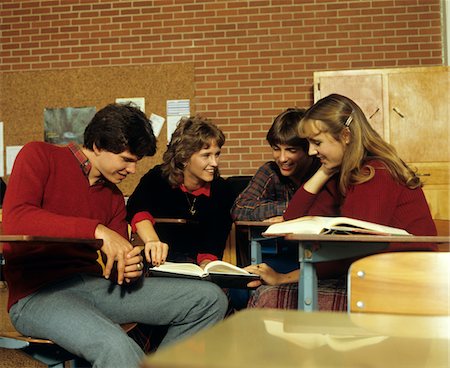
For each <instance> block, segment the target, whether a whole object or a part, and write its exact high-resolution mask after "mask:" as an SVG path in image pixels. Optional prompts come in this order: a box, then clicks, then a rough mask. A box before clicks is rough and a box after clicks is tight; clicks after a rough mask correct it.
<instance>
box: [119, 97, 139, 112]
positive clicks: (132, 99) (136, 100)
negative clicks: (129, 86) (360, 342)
mask: <svg viewBox="0 0 450 368" xmlns="http://www.w3.org/2000/svg"><path fill="white" fill-rule="evenodd" d="M116 103H119V104H124V105H125V104H127V103H131V104H132V105H133V106H136V107H137V108H139V109H140V110H141V111H142V112H143V113H145V97H129V98H116Z"/></svg>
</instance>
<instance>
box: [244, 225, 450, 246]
mask: <svg viewBox="0 0 450 368" xmlns="http://www.w3.org/2000/svg"><path fill="white" fill-rule="evenodd" d="M235 224H236V226H246V227H249V228H260V227H269V226H270V225H272V223H271V222H265V221H235ZM262 235H263V236H267V237H284V238H285V239H286V240H304V241H322V242H367V243H380V242H382V243H384V242H386V243H427V242H430V243H450V236H417V235H359V234H352V235H333V234H326V235H318V234H270V233H265V232H263V233H262Z"/></svg>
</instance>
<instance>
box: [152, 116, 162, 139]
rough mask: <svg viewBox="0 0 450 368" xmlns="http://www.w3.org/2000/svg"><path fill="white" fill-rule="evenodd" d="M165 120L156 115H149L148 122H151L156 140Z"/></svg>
mask: <svg viewBox="0 0 450 368" xmlns="http://www.w3.org/2000/svg"><path fill="white" fill-rule="evenodd" d="M165 120H166V119H164V118H163V117H162V116H159V115H156V114H153V113H152V114H151V115H150V121H151V122H152V128H153V134H154V135H155V137H156V138H158V137H159V134H160V133H161V129H162V127H163V125H164V121H165Z"/></svg>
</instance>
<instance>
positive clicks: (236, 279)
mask: <svg viewBox="0 0 450 368" xmlns="http://www.w3.org/2000/svg"><path fill="white" fill-rule="evenodd" d="M150 272H151V274H152V275H153V276H165V277H184V278H194V279H201V280H208V281H212V282H214V283H216V284H218V285H219V286H221V287H233V288H246V287H247V284H248V283H249V282H250V281H253V280H259V276H258V275H255V274H252V273H250V272H248V271H246V270H244V269H242V268H240V267H237V266H235V265H232V264H231V263H228V262H224V261H212V262H210V263H208V264H207V265H206V266H205V268H204V269H203V268H201V267H200V266H198V265H196V264H194V263H174V262H165V263H163V264H162V265H160V266H157V267H153V268H150Z"/></svg>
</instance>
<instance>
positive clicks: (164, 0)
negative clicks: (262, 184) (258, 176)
mask: <svg viewBox="0 0 450 368" xmlns="http://www.w3.org/2000/svg"><path fill="white" fill-rule="evenodd" d="M440 10H441V9H440V0H367V1H364V0H346V1H345V0H249V1H244V0H240V1H239V0H238V1H234V0H230V1H225V0H194V1H187V0H154V1H144V0H140V1H131V0H119V1H106V0H96V1H95V0H94V1H86V0H41V1H20V0H2V1H1V2H0V17H1V25H0V27H1V32H2V33H1V49H0V71H1V72H11V71H30V70H33V71H35V70H44V69H51V68H58V69H66V68H82V67H106V66H117V65H140V64H149V63H177V62H185V61H188V62H193V63H194V64H195V82H196V98H195V101H193V103H194V105H195V109H196V112H199V113H202V114H203V115H205V116H207V117H209V118H210V119H212V120H213V121H214V122H216V123H217V124H218V125H219V126H220V127H221V128H222V129H223V130H224V131H225V133H226V135H227V143H226V145H225V147H224V152H223V156H222V163H221V167H222V174H223V175H224V176H228V175H238V174H247V175H248V174H253V173H254V171H255V170H256V168H257V167H258V166H259V165H260V164H261V163H262V162H263V161H265V160H267V159H269V158H270V157H271V155H270V151H269V149H268V147H267V144H266V142H265V140H264V137H265V133H266V131H267V129H268V127H269V126H270V124H271V122H272V120H273V117H274V116H275V115H277V114H278V113H279V112H281V111H282V110H283V109H284V108H286V107H289V106H301V107H307V106H309V105H310V104H311V102H312V100H313V97H312V81H313V72H314V71H323V70H336V69H363V68H382V67H405V66H408V67H409V66H431V65H442V36H441V20H440V17H441V14H440Z"/></svg>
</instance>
